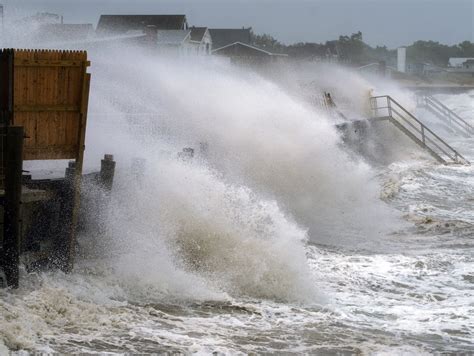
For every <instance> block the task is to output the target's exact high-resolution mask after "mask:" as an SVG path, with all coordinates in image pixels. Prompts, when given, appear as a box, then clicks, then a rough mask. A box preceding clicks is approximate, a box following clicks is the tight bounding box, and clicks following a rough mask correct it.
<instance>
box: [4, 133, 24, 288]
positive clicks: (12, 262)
mask: <svg viewBox="0 0 474 356" xmlns="http://www.w3.org/2000/svg"><path fill="white" fill-rule="evenodd" d="M2 130H3V132H5V133H6V144H5V146H4V151H3V152H4V155H5V156H4V159H5V162H4V164H5V168H6V169H5V202H4V225H3V229H4V230H3V231H4V233H3V250H4V262H3V263H4V265H3V269H4V272H5V276H6V279H7V284H8V286H10V287H12V288H18V286H19V278H20V275H19V264H20V241H21V229H20V214H21V209H20V205H21V174H22V169H23V127H21V126H9V127H6V128H3V129H2Z"/></svg>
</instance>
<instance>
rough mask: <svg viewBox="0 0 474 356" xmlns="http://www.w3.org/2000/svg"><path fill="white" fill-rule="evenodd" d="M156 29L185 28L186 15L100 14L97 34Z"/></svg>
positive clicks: (119, 33) (117, 33)
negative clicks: (151, 27)
mask: <svg viewBox="0 0 474 356" xmlns="http://www.w3.org/2000/svg"><path fill="white" fill-rule="evenodd" d="M148 26H154V27H155V28H156V29H158V30H187V29H188V23H187V20H186V15H101V16H100V19H99V23H98V24H97V30H96V32H97V35H99V36H114V35H123V34H125V33H127V32H130V31H142V32H144V31H145V29H146V27H148Z"/></svg>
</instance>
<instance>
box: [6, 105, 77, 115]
mask: <svg viewBox="0 0 474 356" xmlns="http://www.w3.org/2000/svg"><path fill="white" fill-rule="evenodd" d="M14 110H15V111H16V112H43V111H72V112H77V113H80V111H81V108H80V106H79V105H15V106H14Z"/></svg>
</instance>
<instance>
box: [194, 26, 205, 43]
mask: <svg viewBox="0 0 474 356" xmlns="http://www.w3.org/2000/svg"><path fill="white" fill-rule="evenodd" d="M190 29H191V41H196V42H201V41H202V39H203V38H204V35H205V34H206V31H207V27H194V26H193V27H191V28H190Z"/></svg>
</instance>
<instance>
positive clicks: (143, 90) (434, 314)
mask: <svg viewBox="0 0 474 356" xmlns="http://www.w3.org/2000/svg"><path fill="white" fill-rule="evenodd" d="M110 58H114V59H115V60H113V61H111V60H110ZM116 58H118V57H114V56H113V55H99V54H94V53H93V54H92V62H93V63H94V64H93V67H92V68H91V72H92V74H93V84H92V91H91V105H90V116H89V126H88V142H87V143H86V145H87V148H88V149H87V154H86V167H87V168H93V167H94V164H95V163H96V162H97V161H98V159H99V158H100V157H101V156H102V155H103V154H104V153H114V154H115V159H116V161H117V173H116V181H115V186H114V191H113V194H112V197H111V202H110V205H109V208H108V209H107V211H106V213H105V214H103V216H101V217H100V221H99V222H98V223H99V224H100V226H101V227H102V229H101V233H100V234H96V233H93V232H87V231H86V232H84V233H83V234H82V235H81V236H80V239H79V249H78V257H77V264H76V268H75V270H74V272H73V273H71V274H68V275H65V274H63V273H61V272H58V271H49V272H37V273H31V274H27V273H26V272H25V271H22V286H21V288H20V289H18V290H15V291H9V290H0V354H6V353H8V352H9V351H15V352H18V353H30V352H31V353H35V352H46V353H48V352H51V353H52V352H59V353H105V352H109V353H116V354H124V353H153V352H163V351H169V352H175V351H176V352H185V353H191V352H196V353H200V354H209V353H217V354H234V353H270V352H271V353H285V354H286V353H314V354H338V355H340V354H342V355H345V354H347V355H349V354H376V355H398V354H400V355H402V354H403V355H411V354H414V355H419V354H432V353H436V352H446V353H456V352H465V353H472V352H474V341H473V340H474V299H473V290H474V242H473V233H474V214H473V206H474V204H473V203H474V176H473V173H474V172H473V169H474V168H472V166H442V165H439V164H437V163H436V162H433V161H432V160H431V159H430V158H428V157H427V156H426V155H425V154H423V153H421V152H420V151H418V150H417V149H413V150H411V149H407V150H404V152H403V155H401V156H399V157H397V159H396V160H393V162H390V163H389V164H387V165H380V164H373V163H372V162H370V161H367V160H366V159H364V158H363V157H355V156H354V154H352V153H351V152H349V150H348V149H347V148H346V147H344V146H343V145H342V144H341V139H340V137H339V133H338V132H337V130H336V129H335V128H334V125H333V122H332V121H331V120H332V119H331V117H329V116H328V115H327V114H326V113H324V112H322V111H319V110H318V109H317V108H314V107H312V106H311V105H310V103H308V102H307V101H304V100H303V99H301V98H300V97H299V96H298V94H296V93H295V92H294V91H291V90H289V89H288V88H289V87H291V86H283V84H282V82H275V81H272V80H270V79H265V78H264V77H262V76H260V75H257V74H255V73H251V72H249V71H248V70H245V69H243V68H238V67H234V66H231V65H229V64H227V63H221V62H219V61H216V62H212V63H210V62H206V61H199V60H198V59H195V60H193V61H186V60H183V61H176V60H174V61H170V60H166V59H163V60H158V61H157V60H156V59H152V58H148V57H147V56H145V55H144V56H143V57H142V58H140V65H139V66H138V68H137V66H136V65H135V64H136V60H137V59H136V58H135V57H134V59H135V62H134V61H132V60H129V59H130V58H122V59H121V60H116ZM127 63H129V64H128V66H127ZM130 63H133V65H131V64H130ZM314 71H315V73H316V72H317V71H316V69H314ZM317 73H318V75H317V76H316V77H318V76H319V78H320V81H321V83H323V82H324V83H333V84H332V85H334V87H336V88H335V90H336V91H337V85H338V84H337V83H339V82H340V81H337V80H335V81H334V82H332V81H331V78H333V79H336V78H338V77H339V76H341V75H344V78H345V82H344V85H341V90H340V91H341V93H344V92H350V90H349V89H350V88H352V90H353V91H354V92H358V93H359V92H362V91H363V90H366V89H367V90H368V89H369V88H376V90H377V91H380V92H382V91H384V90H389V91H391V93H392V94H393V92H394V91H395V94H393V95H396V94H399V95H398V97H402V100H405V101H404V103H406V105H407V106H409V105H411V103H412V102H411V101H410V100H411V97H410V94H409V93H406V92H403V91H402V90H401V89H397V88H396V87H395V86H394V85H393V84H390V85H389V86H387V84H386V83H382V84H381V83H374V82H370V81H368V80H366V79H363V78H361V77H358V76H357V75H356V74H354V73H350V72H344V71H343V70H341V69H339V68H332V69H327V70H323V71H319V72H317ZM322 73H325V74H324V75H323V74H322ZM286 74H288V76H289V77H290V78H291V75H290V74H292V72H291V71H288V72H286ZM313 74H314V73H313V72H312V69H311V67H310V68H305V72H304V73H299V77H303V78H305V77H308V78H309V77H310V76H311V75H313ZM282 76H283V74H282ZM287 80H289V79H288V78H287ZM312 80H313V79H312ZM314 80H316V82H317V78H316V79H314ZM472 95H473V93H466V94H459V95H440V96H438V98H439V99H440V100H442V101H443V102H444V103H445V104H446V105H448V106H449V107H451V108H453V109H454V110H455V111H456V112H458V113H459V114H460V115H461V116H463V117H465V118H466V119H467V120H468V121H470V122H471V123H472V124H474V105H473V98H472ZM363 96H364V95H363V94H361V95H360V96H355V97H357V98H359V99H353V100H354V102H353V103H352V104H353V108H359V109H360V108H362V107H363V104H362V103H361V100H362V99H361V98H363ZM353 110H354V116H360V115H362V114H361V113H360V112H356V110H357V109H353ZM418 115H419V116H420V118H422V120H423V121H426V122H428V123H430V124H432V125H433V126H434V127H436V128H437V132H439V133H440V135H442V137H444V138H446V139H447V140H448V141H449V142H450V143H452V144H453V146H454V147H456V148H457V149H458V150H459V151H460V152H461V153H462V154H463V155H464V156H465V157H466V158H467V159H469V160H471V161H473V162H474V141H473V139H472V138H463V137H459V136H457V135H455V134H454V133H452V132H450V131H449V129H446V127H444V126H443V125H442V124H439V123H437V122H436V118H434V117H431V116H430V115H429V114H427V113H423V112H419V113H418ZM394 130H395V129H394ZM368 139H370V138H368ZM400 144H401V143H400V142H398V141H397V139H393V140H387V145H390V146H391V149H393V150H397V149H398V147H399V146H400ZM184 147H192V148H194V149H195V156H194V158H193V159H186V158H183V157H182V156H181V157H179V156H178V152H180V151H181V150H182V148H184ZM136 158H139V159H141V160H142V162H144V163H143V166H144V169H143V174H137V171H136V170H134V169H133V168H132V167H133V162H134V161H135V162H136ZM89 218H90V219H94V218H96V219H97V217H89ZM95 223H97V221H95Z"/></svg>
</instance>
